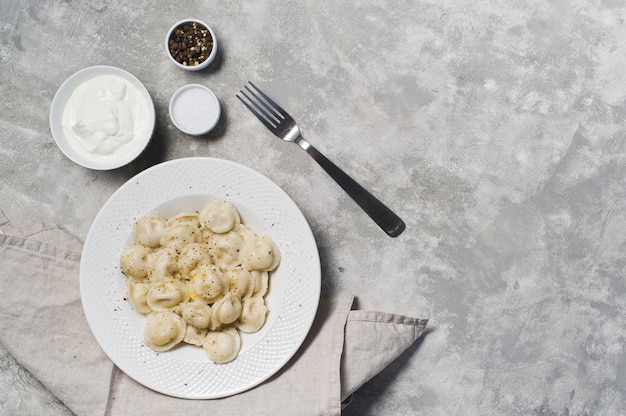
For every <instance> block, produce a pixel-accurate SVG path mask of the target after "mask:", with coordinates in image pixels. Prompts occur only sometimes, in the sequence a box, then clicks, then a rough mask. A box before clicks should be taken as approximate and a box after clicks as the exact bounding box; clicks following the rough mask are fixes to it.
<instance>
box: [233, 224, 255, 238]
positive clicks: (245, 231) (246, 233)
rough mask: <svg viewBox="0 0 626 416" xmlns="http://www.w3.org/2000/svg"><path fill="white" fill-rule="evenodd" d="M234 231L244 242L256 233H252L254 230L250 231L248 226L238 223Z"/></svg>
mask: <svg viewBox="0 0 626 416" xmlns="http://www.w3.org/2000/svg"><path fill="white" fill-rule="evenodd" d="M235 232H236V233H237V234H239V236H240V237H241V239H242V240H243V241H244V242H245V241H248V239H249V238H250V237H254V236H255V235H256V234H255V233H254V231H252V230H251V229H249V228H248V227H246V226H245V225H243V224H239V227H237V229H236V230H235Z"/></svg>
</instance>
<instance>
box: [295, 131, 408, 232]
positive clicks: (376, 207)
mask: <svg viewBox="0 0 626 416" xmlns="http://www.w3.org/2000/svg"><path fill="white" fill-rule="evenodd" d="M298 144H299V145H300V147H302V148H303V149H304V150H305V151H306V152H307V153H308V154H309V155H310V156H311V157H312V158H313V159H315V161H316V162H317V163H319V164H320V166H321V167H322V168H324V170H325V171H326V173H328V174H329V175H330V176H331V177H332V178H333V179H334V180H335V182H337V184H338V185H339V186H341V187H342V188H343V190H344V191H346V193H347V194H348V195H350V197H351V198H352V199H354V201H355V202H356V203H357V204H358V205H359V206H360V207H361V208H362V209H363V211H365V212H366V213H367V215H369V216H370V218H372V219H373V220H374V222H375V223H376V224H378V226H379V227H380V228H382V229H383V230H384V231H385V232H386V233H387V235H389V236H390V237H397V236H399V235H400V234H402V232H403V231H404V229H405V227H406V225H405V224H404V221H402V219H401V218H400V217H398V216H397V215H396V214H395V213H394V212H393V211H392V210H391V209H389V208H388V207H387V206H386V205H385V204H383V203H382V202H380V201H379V200H378V199H377V198H376V197H375V196H374V195H372V194H371V193H369V192H368V191H367V190H366V189H365V188H363V187H362V186H361V185H359V184H358V183H357V182H356V181H355V180H354V179H352V178H351V177H350V176H348V174H346V173H345V172H344V171H343V170H341V169H340V168H339V167H338V166H337V165H335V164H334V163H333V162H332V161H331V160H330V159H328V158H327V157H326V156H324V155H323V154H322V153H321V152H320V151H319V150H317V149H316V148H315V147H313V146H312V145H311V144H310V143H308V142H307V141H306V140H304V139H300V140H298Z"/></svg>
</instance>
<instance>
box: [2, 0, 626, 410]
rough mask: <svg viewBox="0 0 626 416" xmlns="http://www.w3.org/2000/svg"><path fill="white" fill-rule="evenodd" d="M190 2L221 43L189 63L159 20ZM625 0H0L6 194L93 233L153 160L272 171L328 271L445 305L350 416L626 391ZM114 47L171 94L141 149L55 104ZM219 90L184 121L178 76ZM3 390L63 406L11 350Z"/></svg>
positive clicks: (528, 403)
mask: <svg viewBox="0 0 626 416" xmlns="http://www.w3.org/2000/svg"><path fill="white" fill-rule="evenodd" d="M190 16H191V17H197V18H200V19H202V20H205V21H206V22H208V23H209V24H210V25H211V26H212V27H213V29H214V30H215V32H216V34H217V36H218V39H219V42H220V52H219V55H218V57H217V60H216V61H215V62H214V63H213V64H212V66H211V67H210V68H209V69H207V70H205V71H202V72H200V73H185V72H182V71H181V70H179V69H177V68H175V67H174V66H173V65H172V63H171V62H169V61H168V60H167V57H166V56H165V52H164V46H163V42H164V36H165V33H166V31H167V30H168V28H169V27H170V26H171V25H172V24H173V23H174V22H176V21H177V20H179V19H182V18H186V17H190ZM625 19H626V6H625V5H624V3H623V2H619V1H615V0H602V1H582V0H573V1H565V0H557V1H552V2H543V1H535V0H520V1H516V2H510V1H489V2H475V1H467V0H462V1H452V0H441V1H381V0H364V1H345V2H335V1H320V2H288V3H285V2H284V1H278V0H263V1H257V2H239V1H231V2H207V1H179V2H168V1H163V0H140V1H119V2H114V1H101V2H67V1H61V0H46V1H43V0H41V1H19V0H9V1H3V2H2V3H0V109H1V110H0V178H1V182H0V210H2V212H3V213H4V215H5V216H6V218H7V219H8V220H9V221H10V222H11V224H12V227H14V229H15V230H28V229H29V228H31V227H33V226H39V225H43V226H48V225H56V226H59V227H61V228H63V229H65V230H67V231H69V232H70V233H72V234H73V235H75V236H76V238H77V239H79V240H83V239H84V237H85V235H86V233H87V230H88V229H89V226H90V224H91V222H92V220H93V219H94V216H95V215H96V213H97V212H98V210H99V209H100V208H101V206H102V205H103V204H104V202H105V201H106V200H107V198H108V197H109V196H110V195H111V194H112V193H113V192H114V191H115V189H116V188H117V187H119V186H120V185H121V184H122V183H124V182H125V181H126V180H127V179H129V178H130V177H131V176H132V175H134V174H136V173H138V172H140V171H141V170H143V169H145V168H147V167H149V166H151V165H153V164H155V163H158V162H160V161H165V160H170V159H175V158H181V157H187V156H198V155H201V156H202V155H204V156H212V157H219V158H224V159H229V160H233V161H236V162H239V163H242V164H245V165H247V166H250V167H251V168H253V169H256V170H258V171H259V172H261V173H263V174H265V175H267V176H268V177H270V178H271V179H272V180H274V181H275V182H276V183H277V184H279V185H280V186H281V187H282V188H283V189H284V190H285V191H286V192H287V193H288V194H289V195H290V196H291V197H292V198H293V199H294V201H295V202H296V203H297V204H298V205H299V206H300V208H301V209H302V211H303V212H304V214H305V216H306V217H307V219H308V220H309V222H310V224H311V227H312V229H313V232H314V234H315V237H316V240H317V243H318V246H319V249H320V254H321V261H322V266H323V286H324V289H326V290H332V289H334V288H342V289H346V290H349V291H351V292H352V293H354V294H355V295H356V296H357V299H358V307H360V308H367V309H376V310H382V311H387V312H394V313H399V314H407V315H414V316H424V317H429V318H430V319H431V320H430V324H429V327H430V330H429V332H428V333H427V334H426V336H425V337H424V338H423V340H422V341H421V342H420V343H418V344H416V345H415V346H414V347H412V348H410V349H409V350H408V351H407V352H406V353H405V354H403V355H402V356H401V357H400V358H399V359H398V360H397V361H395V362H394V363H392V364H391V366H390V367H388V368H387V369H386V370H385V371H384V372H383V373H381V374H380V375H379V376H377V377H376V378H375V379H373V380H372V381H371V382H369V383H368V384H366V385H365V386H363V387H362V388H361V389H360V390H359V391H358V392H357V393H356V394H355V397H354V400H353V402H352V404H351V405H350V406H349V407H348V408H347V409H346V410H345V414H346V415H416V414H419V415H429V416H433V415H456V414H459V415H509V416H510V415H531V414H537V415H620V414H625V413H626V352H625V349H626V324H625V318H626V312H625V306H626V287H625V286H626V285H625V283H624V282H625V276H624V274H625V271H626V201H625V199H626V189H625V179H624V177H625V174H626V141H625V139H626V125H625V117H626V71H625V70H624V68H625V67H626V25H625ZM97 64H107V65H113V66H118V67H121V68H123V69H126V70H128V71H130V72H131V73H133V74H134V75H135V76H137V77H138V78H139V79H140V80H141V81H142V82H143V83H144V84H145V86H146V87H147V89H148V90H149V92H150V93H151V95H152V97H153V99H154V101H155V105H156V110H157V128H156V133H155V136H154V138H153V141H152V144H151V145H150V147H149V148H148V150H147V151H146V152H145V154H143V155H142V156H141V157H140V158H139V159H138V160H137V161H135V162H134V163H132V164H131V165H129V166H127V167H124V168H121V169H118V170H115V171H110V172H96V171H90V170H86V169H84V168H81V167H80V166H78V165H75V164H74V163H72V162H71V161H70V160H68V159H67V158H65V156H63V154H62V153H61V152H60V151H59V150H58V149H57V147H56V146H55V144H54V142H53V139H52V136H51V134H50V130H49V127H48V111H49V106H50V103H51V101H52V98H53V96H54V94H55V92H56V90H57V88H58V87H59V86H60V85H61V83H62V82H63V81H64V80H65V79H66V78H67V77H68V76H69V75H71V74H72V73H74V72H75V71H77V70H79V69H82V68H84V67H87V66H91V65H97ZM247 80H252V81H253V82H255V83H257V85H259V86H261V87H263V88H264V89H265V90H266V91H267V92H268V93H271V95H273V96H274V98H275V99H276V100H277V101H279V102H280V103H281V104H283V106H284V107H285V108H287V109H288V110H289V111H290V113H291V114H292V115H293V116H294V117H295V118H297V120H298V121H299V123H300V126H301V128H302V130H303V131H304V135H305V137H306V138H307V139H309V141H310V142H312V143H313V144H314V145H316V146H317V147H318V148H319V149H320V150H321V151H323V152H325V153H326V154H327V156H329V157H330V158H331V159H333V160H334V161H335V162H337V164H339V165H340V166H342V167H343V168H344V169H345V170H346V171H347V172H348V173H350V174H351V175H353V176H354V177H355V178H357V179H358V180H359V181H360V182H361V183H362V184H363V185H364V186H365V187H367V188H368V189H370V190H371V191H372V192H373V193H374V194H376V195H378V196H379V197H380V199H381V200H383V201H385V202H386V203H388V204H389V205H390V206H391V207H393V208H394V209H395V210H396V211H397V212H398V213H399V214H400V215H401V216H402V217H403V218H404V219H405V221H406V223H407V229H406V231H405V232H404V234H403V235H401V236H400V237H399V238H397V239H391V238H389V237H387V236H386V235H385V234H384V233H383V232H381V231H380V230H379V229H378V228H377V227H376V226H375V225H374V224H373V223H372V222H371V221H370V220H369V218H367V217H366V216H365V215H364V214H363V213H362V212H361V211H360V210H359V208H358V207H357V206H356V204H354V202H352V200H350V199H349V198H348V197H347V196H346V195H345V194H344V193H343V192H342V191H341V189H339V188H338V187H337V186H336V185H335V184H334V182H332V181H331V179H329V177H328V176H327V175H326V174H325V173H324V172H323V171H322V170H321V169H320V168H319V167H318V166H317V165H316V164H315V163H314V162H313V161H312V160H311V159H310V158H309V157H308V156H307V155H306V154H305V153H304V152H302V151H301V150H300V149H299V148H297V146H293V145H289V144H285V143H282V142H280V141H279V140H277V139H275V138H273V137H271V136H270V135H269V134H268V133H267V131H265V130H264V128H263V127H262V126H261V125H260V124H259V123H258V121H256V120H255V119H254V118H253V117H252V116H251V115H250V114H249V113H248V112H247V110H246V109H245V108H244V107H243V106H242V105H241V104H240V103H239V102H238V101H237V100H236V98H235V93H236V92H237V91H238V90H239V89H240V88H241V87H242V86H243V84H244V83H245V82H246V81H247ZM190 82H197V83H202V84H204V85H207V86H209V87H210V88H211V89H212V90H213V91H214V92H215V93H216V94H217V96H218V98H219V99H220V101H221V104H222V109H223V115H222V119H221V121H220V123H219V125H218V127H217V129H216V130H214V131H213V132H212V133H210V134H208V135H207V136H205V137H199V138H191V137H188V136H185V135H184V134H182V133H180V132H178V131H177V130H176V129H175V128H174V127H173V125H172V123H171V122H170V120H169V118H168V114H167V105H168V101H169V98H170V96H171V94H172V93H173V92H174V91H175V90H176V89H177V88H178V87H180V86H182V85H184V84H186V83H190ZM0 413H1V414H6V415H29V414H49V415H64V414H67V411H66V410H64V409H63V407H62V405H61V404H60V403H58V402H57V401H55V399H54V398H53V397H51V396H50V395H49V394H48V393H47V392H46V390H45V388H43V387H42V386H40V385H39V384H38V383H37V382H36V381H34V380H32V378H29V375H28V374H27V373H26V374H25V373H24V371H23V370H22V369H21V367H20V366H19V364H18V363H15V362H14V361H13V360H12V358H11V357H10V356H9V355H8V354H6V353H3V354H0Z"/></svg>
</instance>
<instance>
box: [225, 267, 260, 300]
mask: <svg viewBox="0 0 626 416" xmlns="http://www.w3.org/2000/svg"><path fill="white" fill-rule="evenodd" d="M224 283H226V291H227V292H228V293H232V294H233V295H235V296H237V297H239V298H240V299H243V298H248V297H250V296H252V292H253V290H254V279H253V277H252V275H251V274H250V272H249V271H247V270H244V269H239V268H238V269H232V270H226V271H224Z"/></svg>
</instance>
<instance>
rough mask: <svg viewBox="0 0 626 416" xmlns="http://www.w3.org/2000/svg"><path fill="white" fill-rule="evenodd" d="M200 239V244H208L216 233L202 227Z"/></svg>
mask: <svg viewBox="0 0 626 416" xmlns="http://www.w3.org/2000/svg"><path fill="white" fill-rule="evenodd" d="M199 230H200V233H199V235H200V237H199V238H198V242H199V243H208V242H210V241H211V238H212V237H213V236H214V235H215V233H214V232H213V231H211V230H209V229H208V228H206V227H200V229H199Z"/></svg>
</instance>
